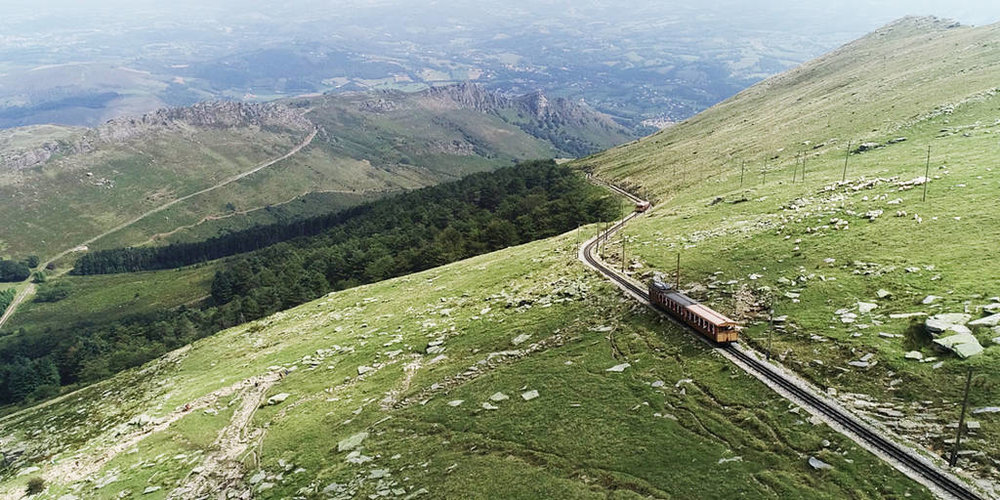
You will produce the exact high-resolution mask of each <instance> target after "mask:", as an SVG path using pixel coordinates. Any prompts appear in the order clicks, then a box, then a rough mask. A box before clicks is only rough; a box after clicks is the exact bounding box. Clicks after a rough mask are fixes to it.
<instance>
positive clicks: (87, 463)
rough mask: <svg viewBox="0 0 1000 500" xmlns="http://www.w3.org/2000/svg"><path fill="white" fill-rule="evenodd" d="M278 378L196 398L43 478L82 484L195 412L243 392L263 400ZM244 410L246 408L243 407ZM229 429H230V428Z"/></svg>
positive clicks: (260, 378)
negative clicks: (150, 438) (133, 449)
mask: <svg viewBox="0 0 1000 500" xmlns="http://www.w3.org/2000/svg"><path fill="white" fill-rule="evenodd" d="M278 379H279V376H278V374H277V373H268V374H266V375H260V376H254V377H250V378H248V379H246V380H243V381H240V382H237V383H235V384H233V385H230V386H228V387H223V388H222V389H218V390H216V391H214V392H212V393H210V394H207V395H205V396H202V397H200V398H198V399H195V400H194V401H191V402H190V403H188V404H186V405H183V406H180V407H178V408H177V409H175V410H173V411H172V412H170V413H169V414H167V415H165V416H163V417H161V418H158V419H152V422H151V423H149V424H147V425H140V426H136V427H135V430H133V431H131V432H130V433H127V434H124V435H121V436H116V437H114V438H113V439H109V441H111V442H112V444H111V445H109V446H107V447H106V448H104V449H102V450H100V451H99V452H98V453H93V454H90V453H88V454H81V456H85V457H88V458H85V459H72V458H67V459H65V460H62V461H60V462H59V463H58V464H56V465H55V466H54V467H52V468H51V469H48V470H47V471H45V472H44V473H43V474H42V476H43V477H44V478H45V480H46V481H47V482H48V481H56V482H60V483H64V484H69V483H74V482H77V481H82V480H84V479H86V478H88V477H90V476H92V475H93V474H95V473H97V472H98V471H100V470H101V468H102V467H103V466H104V465H105V464H107V463H108V462H110V461H111V460H112V459H114V458H115V457H116V456H118V455H120V454H122V453H124V452H126V451H128V450H130V449H132V448H133V447H135V446H136V445H138V444H139V442H140V441H142V440H143V439H146V438H147V437H149V436H151V435H153V434H156V433H158V432H162V431H164V430H166V429H167V428H168V427H170V425H171V424H173V423H174V422H176V421H178V420H180V419H181V418H183V417H185V416H187V415H189V414H190V413H191V412H193V411H197V410H199V409H202V408H207V407H209V406H212V405H214V404H215V402H216V401H218V400H219V399H220V398H224V397H227V396H230V395H232V394H235V393H237V392H240V391H245V392H247V393H250V394H257V393H258V391H259V397H263V394H264V392H266V391H267V388H268V387H270V386H271V385H273V384H274V382H275V381H277V380H278ZM248 399H254V398H252V397H251V398H247V397H244V402H245V404H244V405H243V406H247V403H246V401H247V400H248ZM259 404H260V401H259V399H258V400H257V405H259ZM256 408H257V406H253V409H254V410H256ZM240 410H244V409H243V408H242V407H241V409H240ZM252 415H253V413H252V411H251V412H250V414H249V415H247V416H246V417H245V422H244V423H243V425H246V422H249V418H250V416H252ZM239 416H240V411H237V414H236V415H234V416H233V421H234V422H235V421H236V420H237V418H238V417H239ZM232 425H233V424H230V426H229V427H232ZM229 427H227V429H228V428H229Z"/></svg>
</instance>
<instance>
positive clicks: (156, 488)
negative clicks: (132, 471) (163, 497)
mask: <svg viewBox="0 0 1000 500" xmlns="http://www.w3.org/2000/svg"><path fill="white" fill-rule="evenodd" d="M160 489H161V488H160V487H159V486H149V487H147V488H146V489H144V490H142V494H143V495H148V494H150V493H155V492H157V491H160Z"/></svg>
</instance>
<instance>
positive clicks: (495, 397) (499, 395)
mask: <svg viewBox="0 0 1000 500" xmlns="http://www.w3.org/2000/svg"><path fill="white" fill-rule="evenodd" d="M508 399H510V396H508V395H506V394H504V393H502V392H497V393H494V394H493V395H492V396H490V401H493V402H494V403H499V402H500V401H505V400H508Z"/></svg>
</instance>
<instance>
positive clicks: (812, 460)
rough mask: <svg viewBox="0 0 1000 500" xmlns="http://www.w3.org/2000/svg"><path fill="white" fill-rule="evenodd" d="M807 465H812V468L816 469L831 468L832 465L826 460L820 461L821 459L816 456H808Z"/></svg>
mask: <svg viewBox="0 0 1000 500" xmlns="http://www.w3.org/2000/svg"><path fill="white" fill-rule="evenodd" d="M809 466H810V467H812V468H813V469H816V470H825V469H832V468H833V466H832V465H830V464H828V463H826V462H824V461H822V460H820V459H818V458H816V457H809Z"/></svg>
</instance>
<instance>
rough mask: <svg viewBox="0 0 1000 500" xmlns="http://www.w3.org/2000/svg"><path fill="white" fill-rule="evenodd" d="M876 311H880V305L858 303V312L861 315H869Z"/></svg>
mask: <svg viewBox="0 0 1000 500" xmlns="http://www.w3.org/2000/svg"><path fill="white" fill-rule="evenodd" d="M875 309H878V304H873V303H871V302H858V312H859V313H861V314H868V313H870V312H872V311H874V310H875Z"/></svg>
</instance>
